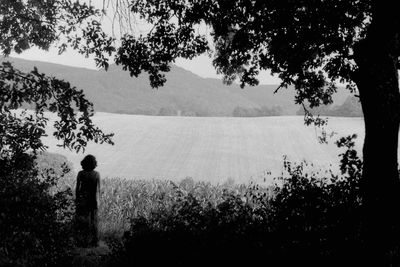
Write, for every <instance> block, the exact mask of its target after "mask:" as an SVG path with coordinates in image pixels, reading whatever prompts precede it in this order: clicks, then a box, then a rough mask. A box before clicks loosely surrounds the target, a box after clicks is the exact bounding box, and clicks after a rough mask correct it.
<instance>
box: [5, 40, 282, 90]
mask: <svg viewBox="0 0 400 267" xmlns="http://www.w3.org/2000/svg"><path fill="white" fill-rule="evenodd" d="M11 56H12V57H18V58H24V59H28V60H37V61H46V62H51V63H57V64H62V65H68V66H74V67H83V68H89V69H96V66H95V63H94V61H93V60H92V59H90V58H85V57H84V56H82V55H80V54H78V53H77V52H75V51H73V50H70V51H67V52H65V53H64V54H62V55H58V53H57V50H56V49H52V50H50V51H47V52H46V51H42V50H39V49H36V48H33V49H30V50H27V51H25V52H23V53H22V54H19V55H18V54H12V55H11ZM211 62H212V59H210V58H209V57H208V56H206V55H201V56H199V57H197V58H195V59H193V60H187V59H183V58H180V59H178V60H177V61H176V62H175V64H176V65H177V66H179V67H182V68H184V69H187V70H189V71H191V72H193V73H195V74H197V75H199V76H201V77H204V78H221V76H219V75H217V73H216V71H215V69H214V67H213V66H212V63H211ZM259 79H260V84H278V83H279V82H280V80H279V79H278V78H276V77H273V76H271V75H270V74H269V73H268V72H262V73H261V75H260V76H259Z"/></svg>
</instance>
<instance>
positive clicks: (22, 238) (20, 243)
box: [0, 153, 73, 266]
mask: <svg viewBox="0 0 400 267" xmlns="http://www.w3.org/2000/svg"><path fill="white" fill-rule="evenodd" d="M34 159H35V157H34V156H33V155H30V154H26V153H22V154H16V155H15V156H14V157H12V158H3V159H1V160H0V169H1V175H0V177H1V178H0V188H1V190H0V200H1V201H0V211H1V212H0V236H1V239H0V265H1V266H56V265H64V264H66V263H67V262H68V260H69V259H70V258H69V257H70V251H71V248H72V246H73V239H72V235H71V233H72V231H71V230H72V228H71V227H72V213H73V209H72V206H71V205H72V198H71V196H72V192H71V190H65V191H57V190H52V189H53V187H54V186H55V185H56V183H57V180H58V178H59V177H57V176H54V175H52V173H53V172H52V171H46V172H42V173H41V174H39V172H38V170H37V168H36V164H35V161H34ZM64 171H66V170H64Z"/></svg>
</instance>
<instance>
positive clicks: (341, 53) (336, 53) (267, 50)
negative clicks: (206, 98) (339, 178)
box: [116, 0, 400, 260]
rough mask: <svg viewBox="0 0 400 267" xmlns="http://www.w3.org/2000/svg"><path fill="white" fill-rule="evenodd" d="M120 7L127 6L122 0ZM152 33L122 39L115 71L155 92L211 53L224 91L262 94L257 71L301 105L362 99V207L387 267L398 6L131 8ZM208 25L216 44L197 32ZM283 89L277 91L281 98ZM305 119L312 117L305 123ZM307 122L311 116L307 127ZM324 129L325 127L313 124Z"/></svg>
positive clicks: (161, 4)
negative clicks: (347, 94) (346, 96)
mask: <svg viewBox="0 0 400 267" xmlns="http://www.w3.org/2000/svg"><path fill="white" fill-rule="evenodd" d="M117 2H126V1H124V0H120V1H117ZM130 3H131V5H130V9H131V11H132V13H133V14H134V16H136V18H138V19H141V20H144V21H145V22H147V23H149V24H151V25H152V27H151V30H150V31H148V32H147V33H140V34H130V33H127V34H125V35H124V36H123V37H122V38H121V45H120V47H119V48H118V50H117V53H116V63H117V64H120V65H122V66H123V67H124V69H126V70H129V71H130V73H131V75H135V76H137V75H139V74H140V73H141V72H142V71H145V72H148V73H149V77H150V83H151V85H152V86H153V87H158V86H161V85H163V84H164V82H165V76H164V74H163V72H167V71H169V69H170V64H171V62H174V60H175V59H176V58H178V57H184V58H193V57H195V56H196V55H199V54H202V53H206V52H210V51H211V46H212V45H213V46H214V49H215V52H214V59H213V65H214V67H215V68H216V69H217V71H218V72H219V73H222V74H223V75H224V80H225V82H227V83H232V82H233V81H235V80H237V79H238V80H239V81H240V84H241V86H242V87H243V86H245V85H256V84H257V83H258V81H257V78H256V76H257V75H258V74H259V72H260V70H264V69H270V70H271V71H272V73H274V74H278V76H279V77H280V78H281V79H282V83H281V85H280V86H279V88H284V87H287V86H289V85H294V88H295V90H296V92H297V95H296V98H295V102H296V103H299V104H301V103H304V101H307V102H308V103H309V104H310V107H311V108H312V107H316V106H319V105H321V104H330V103H332V98H331V96H332V94H333V93H335V91H336V89H337V88H336V84H335V83H336V82H337V81H341V82H347V83H348V84H349V85H348V86H347V87H348V89H349V90H352V91H353V92H355V90H358V92H359V95H360V101H361V105H362V109H363V113H364V120H365V129H366V135H365V140H364V148H363V160H364V171H363V177H362V181H363V183H362V192H363V199H364V200H363V201H364V202H363V203H364V204H363V205H364V209H365V216H366V218H365V222H366V229H367V235H366V236H367V237H368V242H367V247H368V248H369V249H371V250H372V251H375V253H369V254H367V255H375V256H376V257H377V258H376V259H378V258H379V259H380V260H382V258H380V257H383V255H384V254H385V252H384V251H386V252H387V251H388V250H389V248H388V246H389V243H390V242H387V240H394V239H396V238H393V233H394V232H393V228H397V229H398V225H399V220H398V217H399V216H397V214H396V213H397V212H396V211H397V210H398V209H399V208H400V202H399V197H398V196H399V195H400V194H399V192H400V184H399V174H398V166H397V163H398V162H397V145H398V132H399V116H400V94H399V84H398V69H399V67H400V63H399V53H400V44H399V43H400V25H399V21H400V16H398V13H397V9H396V7H395V5H394V3H391V2H386V1H385V2H383V1H370V0H351V1H339V0H336V1H335V0H332V1H326V0H315V1H288V0H286V1H261V0H259V1H258V0H236V1H230V0H204V1H198V0H175V1H169V0H157V1H152V0H150V1H149V0H146V1H145V0H133V1H130ZM204 25H207V26H208V27H209V28H210V29H211V37H210V38H208V37H207V36H206V34H204V33H202V32H201V31H200V30H199V29H201V27H203V26H204ZM279 88H278V89H279ZM306 115H308V114H306ZM306 119H307V121H308V122H309V121H310V120H308V119H309V117H307V118H306ZM316 122H317V123H321V121H316Z"/></svg>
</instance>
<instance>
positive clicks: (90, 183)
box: [76, 155, 100, 247]
mask: <svg viewBox="0 0 400 267" xmlns="http://www.w3.org/2000/svg"><path fill="white" fill-rule="evenodd" d="M81 165H82V169H83V170H82V171H80V172H79V173H78V176H77V178H76V216H77V230H78V235H77V238H78V245H80V246H83V247H88V246H97V244H98V232H97V206H98V198H99V197H100V174H99V173H98V172H97V171H95V170H94V169H95V168H96V166H97V162H96V158H95V157H94V156H93V155H87V156H86V157H85V158H84V159H83V160H82V161H81Z"/></svg>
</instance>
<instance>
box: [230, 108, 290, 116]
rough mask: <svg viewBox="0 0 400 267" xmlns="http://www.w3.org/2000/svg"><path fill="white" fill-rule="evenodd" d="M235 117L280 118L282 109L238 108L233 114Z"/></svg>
mask: <svg viewBox="0 0 400 267" xmlns="http://www.w3.org/2000/svg"><path fill="white" fill-rule="evenodd" d="M232 115H233V117H267V116H280V115H282V108H281V107H280V106H273V107H271V108H269V107H267V106H262V107H261V108H244V107H236V108H235V109H234V110H233V113H232Z"/></svg>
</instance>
